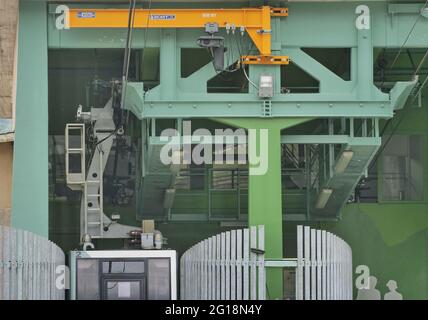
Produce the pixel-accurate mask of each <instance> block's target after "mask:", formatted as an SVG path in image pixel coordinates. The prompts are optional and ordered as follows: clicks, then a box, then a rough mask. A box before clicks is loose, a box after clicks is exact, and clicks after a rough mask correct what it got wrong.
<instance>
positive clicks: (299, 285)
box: [296, 226, 304, 300]
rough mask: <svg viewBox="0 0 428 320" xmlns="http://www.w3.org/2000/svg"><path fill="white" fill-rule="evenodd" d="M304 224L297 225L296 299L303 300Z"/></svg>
mask: <svg viewBox="0 0 428 320" xmlns="http://www.w3.org/2000/svg"><path fill="white" fill-rule="evenodd" d="M303 266H304V260H303V226H297V270H296V300H303Z"/></svg>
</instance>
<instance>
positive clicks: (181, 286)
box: [179, 254, 186, 300]
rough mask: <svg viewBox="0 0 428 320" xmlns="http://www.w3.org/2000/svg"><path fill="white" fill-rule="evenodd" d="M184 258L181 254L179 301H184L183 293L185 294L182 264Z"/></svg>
mask: <svg viewBox="0 0 428 320" xmlns="http://www.w3.org/2000/svg"><path fill="white" fill-rule="evenodd" d="M184 256H185V254H183V255H182V256H181V258H180V284H179V285H180V299H181V300H184V299H185V297H184V293H185V292H186V291H185V290H184V284H185V274H186V271H185V264H184Z"/></svg>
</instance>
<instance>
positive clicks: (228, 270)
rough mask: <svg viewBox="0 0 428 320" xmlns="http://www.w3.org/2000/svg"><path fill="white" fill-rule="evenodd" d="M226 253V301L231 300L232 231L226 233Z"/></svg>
mask: <svg viewBox="0 0 428 320" xmlns="http://www.w3.org/2000/svg"><path fill="white" fill-rule="evenodd" d="M225 252H226V256H225V263H224V264H225V269H226V272H225V277H226V281H225V284H226V285H225V290H226V294H225V299H226V300H230V231H227V232H226V243H225Z"/></svg>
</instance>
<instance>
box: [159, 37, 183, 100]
mask: <svg viewBox="0 0 428 320" xmlns="http://www.w3.org/2000/svg"><path fill="white" fill-rule="evenodd" d="M159 54H160V82H161V88H160V90H161V97H162V99H163V100H174V99H175V97H176V92H177V91H176V90H177V69H178V67H177V66H178V65H179V61H178V59H177V31H176V30H175V29H164V30H162V31H161V45H160V53H159Z"/></svg>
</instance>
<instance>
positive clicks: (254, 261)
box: [250, 226, 257, 300]
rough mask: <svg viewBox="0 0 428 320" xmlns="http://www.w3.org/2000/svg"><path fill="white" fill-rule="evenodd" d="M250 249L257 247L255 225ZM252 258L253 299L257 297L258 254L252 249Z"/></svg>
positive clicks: (251, 290)
mask: <svg viewBox="0 0 428 320" xmlns="http://www.w3.org/2000/svg"><path fill="white" fill-rule="evenodd" d="M250 244H251V245H250V249H253V248H254V249H257V228H256V227H255V226H251V228H250ZM250 260H251V273H250V292H251V300H256V299H257V266H256V261H257V255H256V254H255V253H254V252H253V250H251V251H250Z"/></svg>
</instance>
